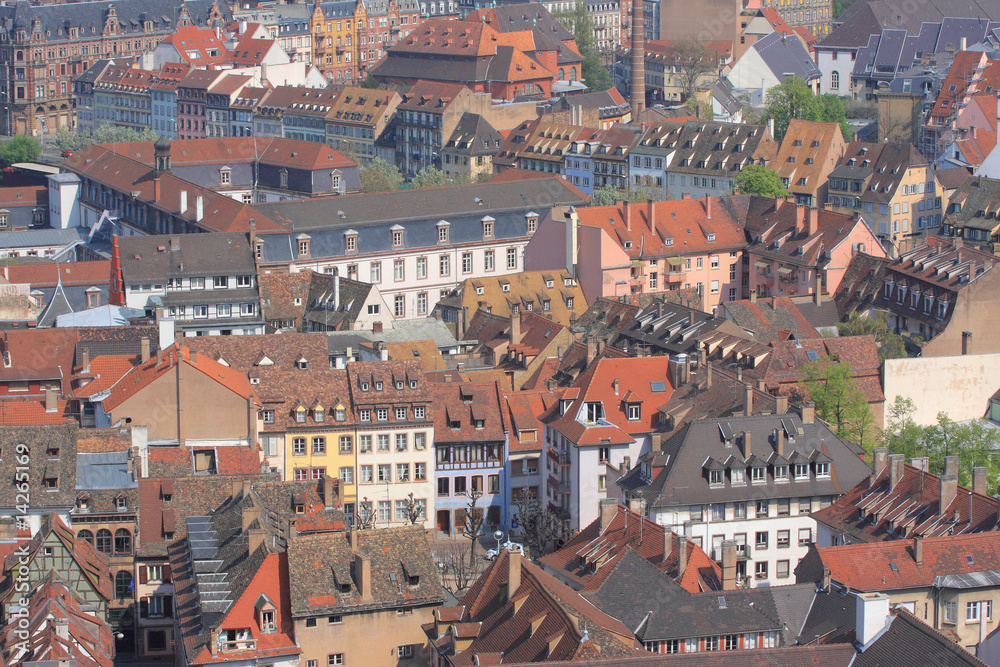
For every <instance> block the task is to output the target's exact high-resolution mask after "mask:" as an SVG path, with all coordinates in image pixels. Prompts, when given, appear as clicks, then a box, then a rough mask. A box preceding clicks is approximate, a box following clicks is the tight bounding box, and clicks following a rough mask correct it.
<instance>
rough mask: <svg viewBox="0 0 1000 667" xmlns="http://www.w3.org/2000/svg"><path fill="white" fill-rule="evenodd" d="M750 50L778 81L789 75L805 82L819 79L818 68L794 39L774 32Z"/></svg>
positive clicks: (758, 41) (799, 42) (807, 52)
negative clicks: (755, 53) (753, 51)
mask: <svg viewBox="0 0 1000 667" xmlns="http://www.w3.org/2000/svg"><path fill="white" fill-rule="evenodd" d="M750 48H752V49H755V50H756V51H757V53H758V54H759V55H760V57H761V58H762V59H763V60H764V63H765V64H766V65H767V66H768V68H770V70H771V72H773V73H774V75H775V76H776V77H777V78H778V80H779V81H780V80H781V79H784V78H785V76H787V75H789V74H792V75H795V76H797V77H800V78H803V79H805V80H806V81H810V80H812V79H818V78H819V77H820V71H819V68H818V67H816V63H814V62H813V60H812V57H811V56H810V55H809V51H807V50H806V47H805V46H803V45H802V42H801V41H799V40H798V39H796V38H795V37H788V36H786V35H782V34H779V33H778V32H777V31H775V32H772V33H770V34H768V35H765V36H764V37H763V38H761V39H759V40H757V42H755V43H754V45H753V46H752V47H750Z"/></svg>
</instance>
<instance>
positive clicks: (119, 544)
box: [98, 528, 132, 554]
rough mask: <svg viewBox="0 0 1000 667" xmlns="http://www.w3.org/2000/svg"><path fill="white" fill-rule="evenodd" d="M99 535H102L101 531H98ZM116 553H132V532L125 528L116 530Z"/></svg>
mask: <svg viewBox="0 0 1000 667" xmlns="http://www.w3.org/2000/svg"><path fill="white" fill-rule="evenodd" d="M98 535H100V533H98ZM115 553H116V554H130V553H132V533H130V532H128V531H127V530H126V529H124V528H119V529H118V530H116V531H115Z"/></svg>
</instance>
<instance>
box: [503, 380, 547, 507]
mask: <svg viewBox="0 0 1000 667" xmlns="http://www.w3.org/2000/svg"><path fill="white" fill-rule="evenodd" d="M501 400H502V402H501V405H500V408H501V417H502V418H503V422H504V431H505V432H506V434H507V457H506V460H505V461H504V478H505V479H506V481H507V484H506V486H505V488H504V496H505V497H506V498H507V502H508V503H509V504H510V506H514V505H516V504H517V503H519V502H521V503H524V502H527V500H529V499H533V500H535V501H538V502H539V503H540V504H541V505H542V506H544V507H547V508H548V509H550V510H556V509H558V508H559V505H558V504H557V503H555V502H553V501H552V500H548V501H543V500H542V480H543V477H544V476H545V475H546V474H547V472H546V470H545V466H543V465H541V462H542V460H543V458H544V457H545V456H547V455H548V451H547V448H546V447H545V445H544V444H543V443H544V440H543V436H544V433H545V425H544V424H543V423H542V421H541V417H542V415H544V414H545V413H546V412H547V411H548V410H551V409H552V406H553V405H555V402H556V401H557V400H558V399H557V395H556V394H555V393H550V392H548V391H546V390H538V391H530V390H525V389H522V390H521V391H505V392H503V395H502V399H501Z"/></svg>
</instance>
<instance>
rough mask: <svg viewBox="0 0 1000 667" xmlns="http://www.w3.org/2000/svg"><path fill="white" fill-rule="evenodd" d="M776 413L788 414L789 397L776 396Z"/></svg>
mask: <svg viewBox="0 0 1000 667" xmlns="http://www.w3.org/2000/svg"><path fill="white" fill-rule="evenodd" d="M774 412H775V414H779V415H783V414H785V413H786V412H788V397H787V396H775V397H774Z"/></svg>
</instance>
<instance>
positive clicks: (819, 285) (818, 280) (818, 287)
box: [813, 271, 823, 306]
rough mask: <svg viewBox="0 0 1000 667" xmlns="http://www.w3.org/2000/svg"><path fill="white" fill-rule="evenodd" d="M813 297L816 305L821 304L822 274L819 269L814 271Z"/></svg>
mask: <svg viewBox="0 0 1000 667" xmlns="http://www.w3.org/2000/svg"><path fill="white" fill-rule="evenodd" d="M813 299H814V302H815V303H816V305H817V306H821V305H823V276H822V275H820V272H819V271H817V272H816V292H815V294H813Z"/></svg>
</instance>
